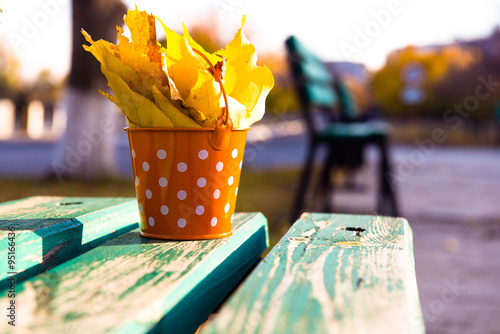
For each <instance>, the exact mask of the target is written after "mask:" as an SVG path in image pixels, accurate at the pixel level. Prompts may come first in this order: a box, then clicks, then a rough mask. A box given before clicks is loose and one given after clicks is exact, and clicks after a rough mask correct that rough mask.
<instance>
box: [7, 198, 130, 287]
mask: <svg viewBox="0 0 500 334" xmlns="http://www.w3.org/2000/svg"><path fill="white" fill-rule="evenodd" d="M138 221H139V213H138V209H137V203H136V200H135V198H90V197H48V196H39V197H29V198H25V199H21V200H17V201H11V202H6V203H3V204H0V258H1V259H7V253H8V241H9V240H8V235H9V232H11V231H9V230H8V228H11V227H14V228H15V244H16V245H15V250H16V251H15V253H16V254H15V257H16V259H15V262H16V263H15V270H10V268H9V267H8V262H7V260H5V261H0V269H1V272H0V289H3V288H5V287H6V286H7V285H8V281H7V279H6V278H7V277H8V274H7V273H8V272H11V271H15V272H17V273H18V274H17V280H18V282H19V281H21V280H24V279H27V278H28V277H31V276H33V275H35V274H37V273H39V272H41V271H43V270H45V269H46V268H48V267H51V266H54V265H57V264H59V263H61V262H63V261H65V260H67V259H70V258H72V257H74V256H76V255H78V254H81V253H83V252H85V251H87V250H89V249H91V248H93V247H95V246H97V245H99V244H101V243H103V242H105V241H106V240H109V239H111V238H114V237H116V236H118V235H121V234H123V233H126V232H128V231H130V230H131V229H133V228H136V227H137V226H138Z"/></svg>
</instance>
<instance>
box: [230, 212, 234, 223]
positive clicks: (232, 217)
mask: <svg viewBox="0 0 500 334" xmlns="http://www.w3.org/2000/svg"><path fill="white" fill-rule="evenodd" d="M233 219H234V213H233V214H232V215H231V224H232V223H233Z"/></svg>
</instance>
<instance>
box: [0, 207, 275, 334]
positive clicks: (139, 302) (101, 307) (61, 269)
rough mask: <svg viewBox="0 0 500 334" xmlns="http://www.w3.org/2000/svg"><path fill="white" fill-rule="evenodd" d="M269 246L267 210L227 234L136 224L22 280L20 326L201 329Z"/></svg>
mask: <svg viewBox="0 0 500 334" xmlns="http://www.w3.org/2000/svg"><path fill="white" fill-rule="evenodd" d="M267 246H268V233H267V221H266V219H265V217H264V216H263V215H262V214H260V213H248V214H241V213H239V214H235V218H234V223H233V235H232V236H231V237H229V238H226V239H216V240H200V241H166V240H154V239H147V238H144V237H141V236H140V234H139V231H138V229H136V230H133V231H131V232H128V233H127V234H125V235H122V236H120V237H118V238H115V239H113V240H110V241H108V242H106V243H104V244H102V245H100V246H99V247H97V248H94V249H92V250H90V251H88V252H87V253H85V254H82V255H80V256H78V257H76V258H73V259H71V260H69V261H67V262H65V263H63V264H61V265H59V266H57V267H54V268H51V269H49V270H47V271H45V272H44V273H41V274H39V275H37V276H36V277H33V278H31V279H29V280H27V281H25V282H24V283H22V284H20V285H19V286H18V287H17V289H18V291H17V292H16V305H19V309H18V313H17V314H18V315H19V321H18V323H17V324H16V328H15V329H20V328H21V329H23V330H24V332H36V333H74V332H85V333H103V332H106V333H108V332H116V333H141V332H148V331H149V330H150V329H151V328H152V327H153V326H155V325H156V327H155V328H154V329H153V332H155V331H158V332H164V333H189V332H194V331H195V330H196V329H197V327H198V326H199V325H200V324H201V323H202V322H203V321H205V319H206V318H207V317H208V315H209V314H210V313H211V312H212V311H213V310H214V309H215V308H216V307H217V306H218V305H219V304H220V303H221V301H222V300H223V299H224V298H225V297H226V296H227V295H228V294H229V293H230V292H231V291H232V289H233V288H234V286H235V285H236V284H237V283H238V282H239V281H240V280H241V278H242V277H243V276H244V275H245V274H246V273H247V271H248V270H249V269H250V268H251V267H252V266H254V265H255V263H256V262H257V261H258V259H260V255H261V254H262V252H263V251H264V249H265V248H267ZM2 297H3V299H0V305H7V303H8V300H7V299H6V297H5V295H4V296H2ZM4 323H5V322H4ZM15 329H12V332H14V331H15Z"/></svg>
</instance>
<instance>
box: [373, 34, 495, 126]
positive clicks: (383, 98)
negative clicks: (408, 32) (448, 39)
mask: <svg viewBox="0 0 500 334" xmlns="http://www.w3.org/2000/svg"><path fill="white" fill-rule="evenodd" d="M499 60H500V33H499V32H498V31H497V32H495V33H494V34H493V35H491V36H490V37H488V38H485V39H483V40H476V41H469V42H457V43H454V44H450V45H443V46H433V47H426V48H417V47H414V46H408V47H406V48H404V49H402V50H398V51H396V52H393V53H392V54H390V55H389V56H388V58H387V62H386V64H385V66H384V67H383V68H382V69H381V70H379V71H378V72H376V73H375V74H374V75H373V77H372V80H371V88H372V92H373V99H374V103H375V105H377V106H378V107H380V108H381V109H383V110H384V111H386V112H387V113H389V114H390V115H393V116H403V117H407V116H410V113H412V114H411V115H413V116H430V117H438V118H442V117H443V114H444V112H445V111H446V110H448V109H450V108H451V109H453V106H454V105H455V104H463V102H464V100H465V99H466V98H467V97H470V96H474V95H475V94H476V87H477V86H478V85H480V84H481V82H480V81H479V80H478V77H480V76H482V77H483V78H484V79H486V80H488V77H489V76H490V75H492V77H493V81H495V82H498V81H500V67H499V66H498V65H499V63H498V62H499ZM409 64H419V65H420V66H421V67H422V68H423V69H424V72H425V76H424V78H423V80H422V82H421V83H419V84H417V85H416V86H417V87H419V88H420V89H421V90H422V91H423V93H424V98H423V100H422V101H421V102H420V103H418V104H415V105H406V104H405V103H404V102H403V101H402V99H401V92H402V90H403V89H404V87H408V86H409V84H408V83H406V82H405V80H404V78H403V71H404V68H405V66H408V65H409ZM499 101H500V89H497V90H496V91H494V92H493V93H492V94H491V95H490V96H489V97H488V98H487V99H486V100H484V101H480V103H479V107H478V108H477V109H476V110H473V111H472V112H471V116H470V119H471V120H474V121H482V120H487V119H491V118H492V114H493V110H494V109H495V105H497V104H498V103H499Z"/></svg>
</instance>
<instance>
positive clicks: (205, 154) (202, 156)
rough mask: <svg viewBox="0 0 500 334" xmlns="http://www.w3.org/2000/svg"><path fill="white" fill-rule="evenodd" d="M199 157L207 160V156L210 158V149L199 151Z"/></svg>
mask: <svg viewBox="0 0 500 334" xmlns="http://www.w3.org/2000/svg"><path fill="white" fill-rule="evenodd" d="M198 158H200V159H201V160H205V159H206V158H208V151H207V150H201V151H200V152H198Z"/></svg>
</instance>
